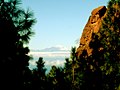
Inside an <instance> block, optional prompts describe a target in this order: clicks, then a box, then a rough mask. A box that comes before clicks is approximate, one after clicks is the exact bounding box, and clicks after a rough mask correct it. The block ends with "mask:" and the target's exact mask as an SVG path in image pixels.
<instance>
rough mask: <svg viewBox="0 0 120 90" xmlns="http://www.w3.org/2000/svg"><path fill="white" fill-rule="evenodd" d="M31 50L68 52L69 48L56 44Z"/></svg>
mask: <svg viewBox="0 0 120 90" xmlns="http://www.w3.org/2000/svg"><path fill="white" fill-rule="evenodd" d="M31 51H38V52H68V51H70V49H68V48H66V47H63V46H62V45H56V46H53V47H48V48H44V49H41V50H31Z"/></svg>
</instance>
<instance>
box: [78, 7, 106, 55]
mask: <svg viewBox="0 0 120 90" xmlns="http://www.w3.org/2000/svg"><path fill="white" fill-rule="evenodd" d="M105 13H106V7H105V6H100V7H98V8H95V9H94V10H93V11H92V12H91V16H90V17H89V20H88V22H87V24H86V25H85V27H84V29H83V33H82V36H81V38H80V44H79V47H78V48H77V56H78V57H79V56H80V55H81V54H82V52H83V50H86V51H87V53H88V55H90V54H91V52H92V49H91V48H90V47H89V43H90V41H91V40H92V33H97V32H98V31H99V29H100V26H101V23H102V19H103V18H104V16H105Z"/></svg>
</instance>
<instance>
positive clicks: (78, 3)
mask: <svg viewBox="0 0 120 90" xmlns="http://www.w3.org/2000/svg"><path fill="white" fill-rule="evenodd" d="M107 2H108V0H22V8H23V9H27V8H29V9H30V10H31V11H33V13H34V17H35V18H36V20H37V22H36V24H35V25H34V26H33V31H34V32H35V35H33V36H32V37H31V39H30V43H29V44H28V46H29V48H30V49H34V50H35V49H39V50H40V49H44V48H49V47H55V46H63V47H66V48H68V49H70V48H71V47H73V46H76V45H78V43H79V40H80V37H81V35H82V31H83V29H84V27H85V25H86V23H87V21H88V18H89V16H90V15H91V11H92V10H93V9H94V8H97V7H99V6H103V5H104V6H106V5H107Z"/></svg>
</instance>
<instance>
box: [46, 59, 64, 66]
mask: <svg viewBox="0 0 120 90" xmlns="http://www.w3.org/2000/svg"><path fill="white" fill-rule="evenodd" d="M64 63H65V60H54V61H46V62H45V65H46V66H53V65H55V66H63V65H64Z"/></svg>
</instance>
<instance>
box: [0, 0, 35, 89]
mask: <svg viewBox="0 0 120 90" xmlns="http://www.w3.org/2000/svg"><path fill="white" fill-rule="evenodd" d="M20 4H21V1H20V0H7V1H5V0H1V1H0V42H1V44H0V70H1V73H2V74H1V77H0V80H1V83H2V86H5V87H3V89H6V87H9V89H15V90H18V88H19V89H22V88H23V87H24V86H25V83H28V81H26V80H25V79H24V77H26V76H24V75H27V73H28V72H29V69H28V65H29V63H28V61H29V60H30V59H31V57H30V56H28V55H27V54H28V52H29V48H28V47H24V45H25V44H26V43H28V42H29V40H30V36H31V35H32V33H33V31H32V26H33V25H34V23H35V19H34V18H33V16H32V13H31V12H30V11H29V10H28V11H27V12H26V11H24V10H23V9H22V8H20V7H19V5H20ZM26 79H27V78H26ZM16 87H17V89H16Z"/></svg>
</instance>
